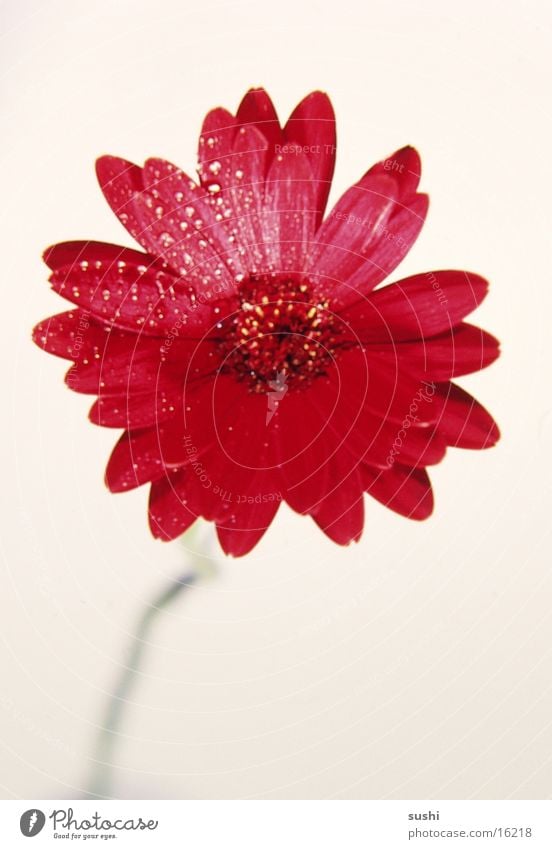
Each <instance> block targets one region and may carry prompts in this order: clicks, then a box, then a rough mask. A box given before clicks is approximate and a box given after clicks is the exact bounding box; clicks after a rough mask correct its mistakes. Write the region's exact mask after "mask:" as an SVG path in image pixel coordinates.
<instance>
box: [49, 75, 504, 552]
mask: <svg viewBox="0 0 552 849" xmlns="http://www.w3.org/2000/svg"><path fill="white" fill-rule="evenodd" d="M334 159H335V119H334V114H333V109H332V106H331V103H330V101H329V99H328V97H327V96H326V95H325V94H322V93H320V92H314V93H313V94H310V95H309V96H308V97H306V98H305V99H304V100H303V101H302V102H301V103H300V104H299V106H297V108H296V109H295V111H294V112H293V113H292V115H291V117H290V118H289V120H288V122H287V123H286V125H285V126H284V127H283V128H282V127H281V125H280V122H279V120H278V116H277V114H276V112H275V110H274V107H273V105H272V102H271V101H270V99H269V97H268V95H267V94H266V92H265V91H264V90H262V89H259V90H252V91H249V92H248V93H247V94H246V96H245V97H244V99H243V101H242V103H241V104H240V107H239V109H238V111H237V113H236V115H235V116H234V115H232V114H230V113H229V112H227V111H226V110H224V109H220V108H219V109H214V110H213V111H211V112H209V114H208V115H207V117H206V119H205V122H204V124H203V128H202V132H201V136H200V141H199V181H195V180H193V179H191V178H190V177H188V176H187V175H186V174H184V173H183V172H182V171H181V170H180V169H179V168H177V167H176V166H174V165H171V164H170V163H168V162H165V161H163V160H160V159H149V160H147V162H146V163H145V165H144V166H143V167H142V168H140V167H138V166H137V165H133V164H132V163H130V162H127V161H125V160H123V159H118V158H116V157H112V156H104V157H102V158H101V159H99V160H98V163H97V173H98V179H99V182H100V185H101V187H102V190H103V192H104V195H105V197H106V199H107V201H108V203H109V205H110V206H111V208H112V210H113V211H114V213H115V214H116V215H117V216H118V218H119V219H120V221H121V222H122V223H123V224H124V226H125V227H126V228H127V230H128V231H129V232H130V234H131V235H132V236H133V238H134V239H135V240H136V241H137V242H138V243H139V245H140V246H141V250H132V249H129V248H125V247H119V246H117V245H111V244H105V243H103V242H91V241H77V242H65V243H62V244H58V245H54V246H53V247H52V248H50V249H49V250H47V251H46V254H45V261H46V262H47V264H48V265H49V267H50V268H51V270H52V275H51V278H50V280H51V283H52V286H53V288H54V290H55V291H56V292H58V293H59V294H60V295H62V296H63V297H64V298H66V299H67V300H68V301H70V302H71V303H72V305H73V306H72V308H71V309H70V310H69V311H68V312H64V313H61V314H59V315H56V316H53V317H52V318H49V319H47V320H45V321H43V322H41V323H40V324H39V325H38V327H37V328H36V329H35V333H34V339H35V341H36V342H37V344H38V345H40V346H41V347H42V348H44V349H45V350H47V351H49V352H50V353H53V354H56V355H58V356H61V357H64V358H66V359H69V360H72V361H73V365H72V367H71V368H70V370H69V372H68V374H67V383H68V384H69V386H70V387H71V388H72V389H74V390H75V391H77V392H85V393H90V394H93V395H96V396H97V400H96V401H95V402H94V404H93V406H92V409H91V412H90V418H91V420H92V421H93V422H95V423H96V424H100V425H103V426H105V427H113V428H123V429H124V433H123V435H122V436H121V438H120V439H119V441H118V443H117V445H116V446H115V449H114V451H113V453H112V455H111V458H110V460H109V464H108V467H107V472H106V480H107V484H108V486H109V488H110V489H111V490H112V491H113V492H121V491H125V490H128V489H131V488H133V487H137V486H140V485H142V484H151V489H150V503H149V518H150V525H151V529H152V532H153V534H154V535H155V536H156V537H159V538H161V539H165V540H168V539H173V538H174V537H176V536H178V535H179V534H181V533H183V532H184V531H185V530H186V529H187V528H188V527H189V526H190V525H191V524H192V523H193V522H194V521H195V519H196V518H197V517H198V516H202V517H204V518H205V519H207V520H209V521H213V522H215V523H216V525H217V530H218V535H219V539H220V542H221V545H222V547H223V549H224V550H225V551H226V552H228V553H231V554H234V555H241V554H245V553H246V552H248V551H249V550H250V549H251V548H252V547H253V546H254V545H255V544H256V542H257V541H258V540H259V539H260V538H261V536H262V535H263V534H264V532H265V530H266V529H267V527H268V526H269V525H270V523H271V522H272V520H273V518H274V516H275V514H276V512H277V510H278V507H279V505H280V503H281V502H282V501H285V502H287V504H289V505H290V506H291V507H292V508H293V509H294V510H296V511H298V512H299V513H303V514H309V515H310V516H312V518H313V519H314V520H315V522H316V523H317V524H318V525H319V526H320V528H322V530H323V531H324V532H325V533H326V534H327V535H328V536H329V537H330V538H331V539H333V540H334V541H335V542H337V543H340V544H346V543H348V542H350V541H351V540H358V539H359V537H360V535H361V532H362V526H363V510H364V505H363V494H364V493H365V492H367V493H369V494H370V495H372V496H373V497H374V498H376V499H377V500H378V501H380V502H382V503H383V504H385V505H386V506H388V507H390V508H391V509H392V510H394V511H396V512H397V513H401V514H402V515H404V516H408V517H410V518H413V519H424V518H426V517H427V516H428V515H429V514H430V513H431V510H432V507H433V497H432V491H431V484H430V481H429V477H428V475H427V471H426V467H427V466H429V465H432V464H434V463H438V462H440V460H442V458H443V456H444V454H445V451H446V449H447V447H448V446H454V447H458V448H486V447H488V446H490V445H493V444H494V443H495V442H496V440H497V439H498V429H497V427H496V425H495V423H494V422H493V420H492V418H491V416H490V415H489V414H488V413H487V412H486V411H485V410H484V409H483V407H482V406H481V405H480V404H479V403H478V402H477V401H476V400H475V399H474V398H472V397H471V396H470V395H468V393H467V392H465V391H463V390H462V389H460V388H459V387H458V386H457V385H456V384H454V383H452V382H451V379H452V378H454V377H457V376H458V375H462V374H466V373H468V372H472V371H477V370H478V369H481V368H483V367H484V366H486V365H488V364H489V363H490V362H492V361H493V360H494V359H495V358H496V357H497V355H498V343H497V341H496V340H495V339H494V338H493V337H492V336H490V335H489V334H488V333H486V332H485V331H483V330H481V329H479V328H477V327H474V326H473V325H471V324H467V323H465V322H464V318H465V317H466V316H467V315H468V314H469V313H470V312H471V311H472V310H474V309H475V308H476V307H477V306H478V305H479V303H480V302H481V301H482V300H483V298H484V296H485V294H486V291H487V283H486V281H485V280H483V279H482V278H481V277H479V276H478V275H476V274H472V273H468V272H465V271H434V272H430V273H423V274H417V275H414V276H413V277H409V278H407V279H403V280H400V281H399V282H397V283H393V284H391V285H386V286H383V287H380V286H379V284H380V283H382V281H383V280H384V279H385V278H386V277H387V276H388V275H389V274H390V273H391V272H392V271H393V269H394V268H395V267H396V266H397V265H398V263H399V262H400V261H401V259H402V258H403V257H404V255H405V254H406V252H407V251H408V250H409V249H410V247H411V245H412V244H413V242H414V241H415V239H416V237H417V236H418V233H419V232H420V229H421V226H422V224H423V221H424V218H425V215H426V212H427V206H428V200H427V196H426V195H424V194H420V193H418V191H417V188H418V182H419V179H420V159H419V157H418V154H417V153H416V151H415V150H414V149H413V148H411V147H406V148H403V149H402V150H399V151H398V152H397V153H395V154H393V155H392V156H391V157H389V158H388V159H386V160H384V161H382V162H380V163H378V164H377V165H375V166H374V167H372V168H371V169H370V170H369V171H368V172H367V173H366V174H365V175H364V176H363V177H362V178H361V179H360V180H359V181H358V182H357V183H356V184H355V185H354V186H352V187H351V188H350V189H349V190H348V191H346V192H345V194H344V195H343V196H342V197H341V198H340V200H338V202H337V203H336V205H335V206H334V207H333V209H332V210H331V211H330V213H329V214H328V215H327V216H326V217H324V213H325V207H326V201H327V198H328V193H329V189H330V184H331V180H332V175H333V169H334Z"/></svg>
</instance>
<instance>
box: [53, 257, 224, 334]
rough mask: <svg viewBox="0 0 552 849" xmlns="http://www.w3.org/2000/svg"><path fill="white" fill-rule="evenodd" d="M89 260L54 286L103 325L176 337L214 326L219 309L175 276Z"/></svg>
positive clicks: (58, 276)
mask: <svg viewBox="0 0 552 849" xmlns="http://www.w3.org/2000/svg"><path fill="white" fill-rule="evenodd" d="M86 256H87V257H89V258H88V259H84V260H81V261H80V263H79V264H78V265H71V266H62V267H60V268H58V269H56V271H54V272H53V273H52V275H51V277H50V281H51V283H52V288H53V289H54V290H55V291H56V292H58V293H59V294H60V295H62V296H63V297H64V298H66V299H67V300H68V301H72V302H73V303H74V304H76V305H77V306H78V307H80V308H81V309H83V310H86V311H89V312H91V313H92V314H93V316H94V317H95V318H96V319H98V320H99V321H102V322H104V323H109V324H111V325H114V326H115V327H121V328H122V329H125V330H130V331H133V332H135V333H145V334H148V335H150V336H167V335H168V334H171V336H172V337H174V336H176V335H178V333H179V332H180V333H183V332H184V328H185V331H186V332H187V333H195V334H198V335H202V334H203V333H204V332H206V331H209V330H210V329H211V328H212V327H213V326H214V323H215V322H214V321H213V308H212V307H211V306H209V305H208V304H206V303H201V302H200V300H199V299H198V298H196V297H195V294H194V292H193V289H191V288H190V287H189V286H184V285H183V284H182V283H181V282H180V281H179V280H178V279H176V278H175V277H173V276H172V275H170V274H167V273H166V272H164V271H159V270H158V269H157V268H148V267H146V266H144V265H136V264H135V263H134V262H130V261H118V262H111V263H107V262H106V263H104V262H102V261H100V260H96V259H95V258H94V255H93V254H90V255H88V254H87V255H86ZM217 320H218V319H217Z"/></svg>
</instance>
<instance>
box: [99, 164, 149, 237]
mask: <svg viewBox="0 0 552 849" xmlns="http://www.w3.org/2000/svg"><path fill="white" fill-rule="evenodd" d="M96 175H97V177H98V182H99V184H100V187H101V190H102V192H103V193H104V197H105V199H106V201H107V202H108V204H109V205H110V207H111V209H112V210H113V212H114V213H115V215H116V216H117V218H118V219H119V221H120V222H121V224H123V226H124V227H126V229H127V230H128V232H129V233H130V234H131V236H132V237H133V238H134V239H136V241H137V242H139V243H140V244H141V245H143V246H144V247H145V246H146V242H145V241H144V239H143V237H142V225H141V223H140V221H139V220H138V219H137V218H136V214H135V212H134V208H133V200H134V196H135V194H137V193H140V192H141V191H142V189H143V188H144V183H143V180H142V169H141V168H139V167H138V165H134V163H132V162H128V161H127V160H126V159H120V158H119V157H118V156H101V157H100V158H99V159H98V160H97V162H96Z"/></svg>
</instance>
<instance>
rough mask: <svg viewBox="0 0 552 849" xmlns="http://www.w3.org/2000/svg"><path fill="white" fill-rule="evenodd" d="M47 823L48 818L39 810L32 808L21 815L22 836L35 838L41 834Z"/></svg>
mask: <svg viewBox="0 0 552 849" xmlns="http://www.w3.org/2000/svg"><path fill="white" fill-rule="evenodd" d="M45 823H46V817H45V816H44V814H43V813H42V811H39V810H38V808H31V809H30V810H29V811H25V813H24V814H21V819H20V820H19V828H20V829H21V834H24V835H25V837H35V836H36V835H37V834H40V832H41V831H42V829H43V828H44V824H45Z"/></svg>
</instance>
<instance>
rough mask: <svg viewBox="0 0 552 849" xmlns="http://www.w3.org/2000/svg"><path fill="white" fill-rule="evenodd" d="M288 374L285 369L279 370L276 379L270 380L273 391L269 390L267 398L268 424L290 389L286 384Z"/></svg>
mask: <svg viewBox="0 0 552 849" xmlns="http://www.w3.org/2000/svg"><path fill="white" fill-rule="evenodd" d="M286 380H287V374H286V372H285V370H284V369H282V371H279V372H278V373H277V375H276V380H271V381H269V384H268V385H269V386H270V388H271V390H272V391H271V392H267V396H266V400H267V403H268V409H267V411H266V424H267V425H268V424H269V423H270V420H271V419H272V416H273V415H274V414H275V413H276V412H277V411H278V406H279V404H280V401H281V400H282V398H283V397H284V395H285V394H286V392H287V391H288V386H287V385H286Z"/></svg>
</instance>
